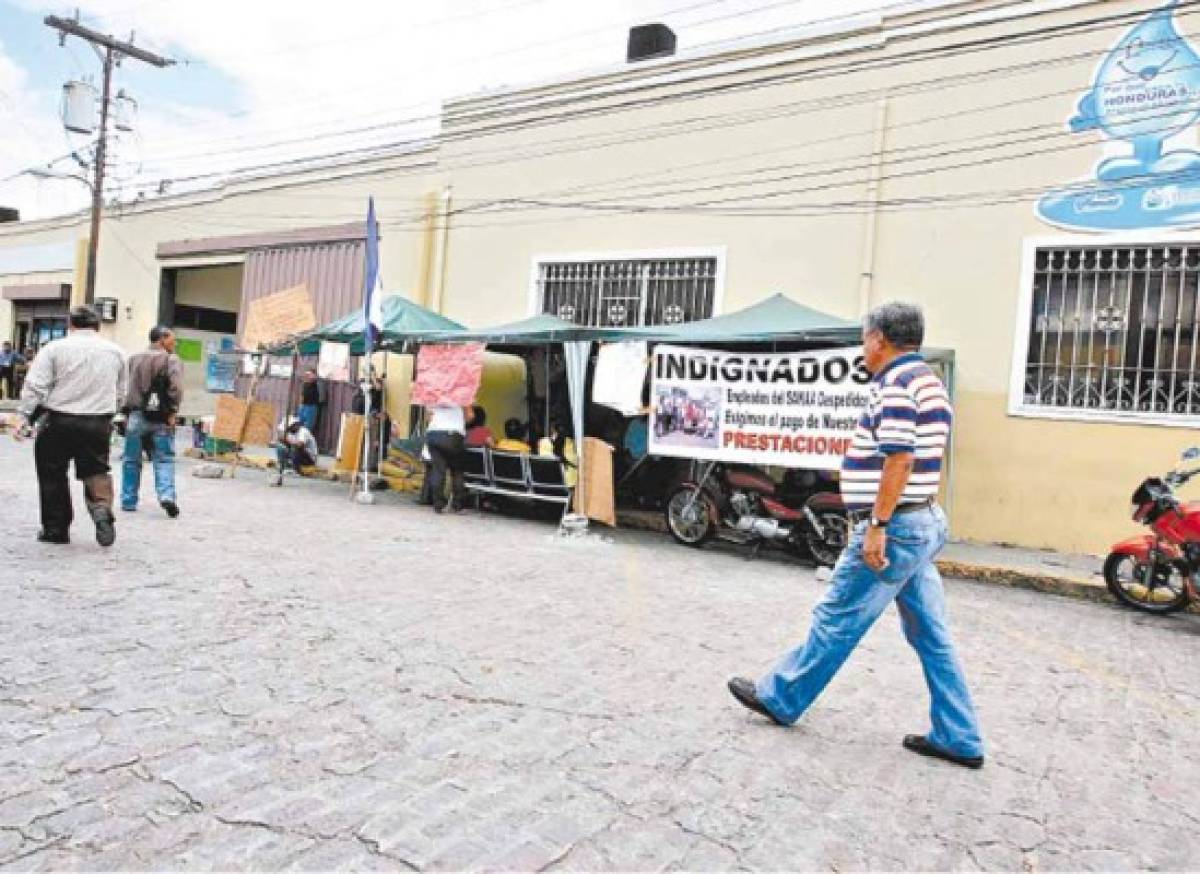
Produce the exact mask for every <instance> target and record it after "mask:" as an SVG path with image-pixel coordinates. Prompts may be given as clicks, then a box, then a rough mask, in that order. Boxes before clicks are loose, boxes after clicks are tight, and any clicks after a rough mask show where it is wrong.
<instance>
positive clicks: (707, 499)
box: [666, 486, 717, 546]
mask: <svg viewBox="0 0 1200 874" xmlns="http://www.w3.org/2000/svg"><path fill="white" fill-rule="evenodd" d="M716 509H717V508H716V506H715V505H714V504H713V499H712V497H711V496H710V495H709V494H708V493H707V492H705V491H703V490H700V491H699V492H697V490H696V488H695V487H694V486H683V487H682V488H678V489H676V490H675V491H674V492H672V493H671V498H670V500H668V501H667V511H666V513H667V529H668V530H669V531H670V532H671V536H672V537H674V538H675V539H676V540H678V541H679V542H680V543H682V544H683V545H684V546H702V545H703V544H704V543H705V542H706V541H707V540H709V539H710V538H711V537H712V536H713V534H714V533H716V526H715V525H713V518H714V517H715V516H716Z"/></svg>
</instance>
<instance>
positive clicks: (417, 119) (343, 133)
mask: <svg viewBox="0 0 1200 874" xmlns="http://www.w3.org/2000/svg"><path fill="white" fill-rule="evenodd" d="M720 2H727V0H708V2H705V3H699V4H692V5H691V6H688V7H683V8H684V9H691V8H698V7H701V6H709V5H713V3H720ZM798 2H804V0H785V2H783V3H780V2H775V3H772V4H770V5H769V6H767V7H764V8H765V9H773V8H777V7H779V6H787V5H794V4H795V3H798ZM912 3H913V0H893V2H891V3H888V4H886V5H884V6H881V7H879V11H883V10H888V9H893V8H901V7H907V6H912ZM754 11H755V10H751V12H754ZM760 11H761V10H760ZM968 14H973V13H965V12H959V13H954V14H953V16H952V17H958V16H963V15H968ZM863 16H864V13H861V12H860V13H852V14H839V15H832V16H826V17H824V18H817V19H811V20H809V21H807V22H806V23H805V24H804V26H805V27H810V28H811V27H815V26H818V25H822V24H829V23H833V22H836V21H843V20H847V19H854V18H862V17H863ZM727 17H729V16H720V17H718V18H717V19H711V20H713V21H715V20H722V19H724V18H727ZM778 31H779V28H771V29H770V30H766V31H760V32H756V33H751V34H748V35H744V36H741V37H737V38H736V39H737V40H744V39H749V38H753V37H756V36H760V35H764V34H770V33H775V32H778ZM727 41H728V40H723V41H718V42H727ZM701 45H705V44H701ZM696 60H697V61H700V60H702V59H696ZM568 75H569V74H568ZM430 102H433V101H421V102H420V103H416V104H410V106H424V105H428V104H429V103H430ZM441 119H442V113H441V112H438V113H436V114H424V115H418V116H409V117H404V118H399V119H393V120H391V121H386V122H376V123H373V124H370V125H364V126H359V127H352V128H347V129H343V130H339V131H336V132H333V133H328V134H318V135H316V136H315V137H314V136H313V135H312V134H311V133H307V134H305V135H304V136H297V137H292V138H286V139H283V140H273V141H269V142H265V143H256V144H252V145H247V146H239V147H238V148H235V149H231V150H220V151H221V153H223V154H225V153H244V152H252V151H264V150H267V149H272V148H277V147H279V146H285V145H296V144H299V143H307V142H311V141H312V140H313V139H314V138H315V139H331V138H332V139H337V138H342V137H347V136H353V135H357V134H362V133H374V132H379V131H383V130H391V129H394V128H397V127H409V126H413V125H418V124H421V123H427V122H436V121H439V120H441ZM332 123H333V122H328V124H332ZM234 139H236V137H235V138H234ZM221 141H224V140H218V141H216V142H221ZM192 142H195V141H194V140H193V141H192ZM210 142H213V141H210ZM210 153H211V150H201V151H185V152H175V153H171V152H167V153H166V154H165V156H164V157H165V158H166V159H172V158H176V159H178V158H187V157H201V156H207V155H209V154H210Z"/></svg>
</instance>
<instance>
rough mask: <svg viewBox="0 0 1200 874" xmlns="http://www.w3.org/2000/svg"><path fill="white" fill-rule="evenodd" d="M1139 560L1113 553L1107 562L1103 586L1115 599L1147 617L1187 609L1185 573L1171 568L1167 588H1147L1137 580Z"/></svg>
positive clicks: (1160, 586) (1172, 566) (1159, 586)
mask: <svg viewBox="0 0 1200 874" xmlns="http://www.w3.org/2000/svg"><path fill="white" fill-rule="evenodd" d="M1138 564H1139V562H1138V560H1137V558H1135V557H1134V556H1132V555H1128V554H1126V553H1123V552H1114V553H1112V554H1111V555H1110V556H1109V557H1108V558H1107V559H1105V561H1104V582H1105V583H1106V584H1107V585H1108V590H1109V591H1110V592H1112V594H1113V597H1114V598H1116V599H1117V600H1118V601H1120V602H1121V603H1122V604H1124V605H1125V606H1127V607H1132V608H1133V609H1135V610H1141V611H1143V612H1145V613H1158V614H1163V613H1175V612H1176V611H1178V610H1182V609H1183V608H1184V607H1186V606H1187V605H1188V602H1189V601H1190V598H1189V596H1188V590H1187V586H1186V585H1185V584H1184V581H1183V573H1182V571H1180V569H1179V568H1178V566H1176V565H1174V564H1172V565H1171V572H1170V575H1169V576H1168V577H1167V582H1166V584H1165V585H1158V586H1152V587H1149V588H1147V586H1146V584H1145V583H1144V582H1143V581H1142V580H1141V579H1139V578H1138V576H1137V573H1136V572H1137V570H1138Z"/></svg>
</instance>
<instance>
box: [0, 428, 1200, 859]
mask: <svg viewBox="0 0 1200 874" xmlns="http://www.w3.org/2000/svg"><path fill="white" fill-rule="evenodd" d="M30 454H31V450H30V449H29V447H27V446H25V447H21V446H15V445H14V444H12V442H11V441H9V440H7V439H5V440H3V441H0V526H2V527H3V529H4V531H5V535H4V538H3V541H2V542H3V557H2V560H3V565H2V571H0V598H2V601H3V604H4V609H3V611H2V612H0V738H2V747H0V864H2V865H3V866H4V867H8V868H12V869H16V870H25V869H62V868H87V869H112V868H155V869H159V868H170V869H177V868H188V869H213V868H216V869H230V868H254V869H276V868H299V869H343V868H365V869H390V870H395V869H401V870H406V869H407V870H412V869H426V868H434V869H454V868H472V869H479V868H488V869H518V870H535V869H543V868H549V869H626V870H628V869H636V870H646V869H661V868H682V869H707V870H711V869H730V868H747V869H783V868H786V869H824V870H847V869H868V868H869V869H897V868H908V869H913V868H919V869H949V868H954V869H966V870H973V869H991V870H996V869H1022V868H1023V869H1026V870H1046V869H1064V868H1070V869H1115V868H1143V867H1145V868H1162V869H1184V868H1195V867H1196V866H1197V862H1198V860H1200V756H1198V755H1197V750H1200V719H1198V718H1197V717H1198V715H1200V675H1198V672H1197V670H1196V664H1195V658H1196V653H1197V652H1198V651H1200V650H1198V647H1200V622H1198V621H1197V620H1198V618H1200V617H1196V616H1182V617H1174V618H1165V619H1161V618H1152V617H1142V616H1139V615H1137V614H1134V613H1132V612H1129V611H1125V610H1121V609H1118V608H1117V607H1115V606H1107V605H1098V604H1091V603H1084V602H1077V601H1072V600H1068V599H1063V598H1057V597H1053V596H1047V595H1040V594H1036V593H1032V592H1026V591H1019V590H1010V589H1003V588H993V587H988V586H986V585H982V584H973V583H965V582H958V581H949V582H948V584H947V585H948V590H949V600H950V608H951V612H952V615H953V625H954V628H955V631H956V635H957V638H958V641H959V644H960V647H961V650H962V654H963V656H964V659H965V661H966V663H967V668H968V673H969V675H970V677H971V679H972V682H973V685H974V688H975V691H976V695H977V700H978V704H979V707H980V711H981V717H982V719H983V724H984V728H985V731H986V734H987V740H988V743H989V750H988V752H989V761H988V764H987V766H986V767H985V768H984V769H983V770H982V771H979V772H970V771H966V770H962V769H959V768H956V767H953V766H951V765H947V764H944V763H940V762H935V761H930V760H926V759H921V758H919V757H916V756H913V755H912V754H910V753H908V752H906V751H904V750H903V749H901V747H900V738H901V737H902V735H903V734H905V733H906V732H913V731H924V730H925V728H926V727H927V723H926V712H925V711H926V705H927V700H926V696H925V692H924V685H923V681H922V678H921V673H920V669H919V667H918V663H917V661H916V659H915V656H914V655H913V654H912V652H911V651H910V650H909V649H908V647H907V645H906V644H905V642H904V640H903V637H902V636H901V634H900V631H899V627H898V621H897V619H896V617H895V614H894V611H889V613H888V614H887V615H885V617H884V618H883V620H882V621H881V622H880V623H879V625H878V626H877V627H876V628H875V630H874V631H873V632H872V633H871V634H870V636H869V637H868V638H867V639H866V641H865V642H864V644H863V646H862V647H861V648H860V651H859V652H858V654H857V655H856V656H855V657H854V658H853V659H852V660H851V662H850V663H849V664H848V666H847V668H846V669H845V670H844V672H843V673H842V675H841V676H840V677H839V678H838V679H837V680H836V681H835V682H834V684H833V686H832V687H831V688H830V690H829V691H828V693H827V695H826V697H825V698H824V699H823V700H822V701H821V702H820V705H819V706H818V707H817V708H816V709H814V711H813V712H812V713H811V714H810V715H809V716H808V717H807V718H805V719H804V720H803V721H802V722H801V723H799V724H798V725H797V726H795V727H793V728H791V729H788V730H782V729H779V728H776V727H773V726H771V725H769V724H768V723H767V722H765V721H764V720H762V719H759V718H757V717H754V716H752V715H750V714H748V713H747V712H746V711H744V710H742V709H741V708H739V707H738V706H736V704H735V703H734V702H733V701H732V699H730V698H729V696H728V694H727V692H726V691H725V686H724V684H725V680H726V678H727V677H728V676H729V675H731V674H733V673H739V672H743V673H750V672H755V671H758V670H761V669H762V668H764V667H765V666H766V665H767V664H769V663H770V661H771V660H772V659H773V658H774V657H775V656H776V655H778V654H780V653H781V652H782V651H783V650H784V649H785V648H786V647H788V646H790V645H792V644H793V643H795V642H796V641H797V640H798V639H799V638H800V637H801V636H802V634H803V632H804V630H805V628H806V627H807V621H808V614H809V611H810V609H811V607H812V606H813V604H814V602H815V600H816V599H817V598H818V597H819V595H820V594H821V592H822V588H823V584H821V583H819V582H817V581H816V579H815V578H814V575H813V573H812V572H811V571H810V570H808V569H805V568H800V567H797V566H796V565H793V564H789V563H788V562H786V561H784V560H782V559H775V558H767V557H763V558H760V559H758V560H756V561H747V560H746V559H745V558H744V557H742V556H741V555H740V554H738V553H736V552H734V551H732V550H722V549H719V548H718V549H710V550H706V551H689V550H687V549H685V548H683V547H679V546H676V545H675V544H673V543H672V542H671V541H670V540H669V539H667V538H665V537H663V536H657V535H642V534H625V533H621V534H619V535H617V536H616V537H615V541H614V542H601V541H599V540H598V539H591V540H587V541H582V542H581V541H575V542H569V541H562V540H558V539H556V538H555V537H554V536H553V535H552V531H553V528H552V526H549V525H546V524H542V523H537V522H532V521H524V520H518V519H507V518H503V517H500V516H496V515H486V516H481V515H479V514H477V513H475V512H467V513H463V514H461V515H458V516H447V517H444V518H443V517H437V516H435V515H434V514H432V513H431V512H428V511H427V510H424V509H423V508H417V507H415V506H413V505H411V504H410V503H409V502H408V499H406V498H400V497H396V496H387V497H384V498H383V499H381V503H380V504H377V505H376V506H373V507H360V506H356V505H354V504H352V503H350V502H349V501H348V500H347V498H346V491H345V488H343V487H336V486H332V485H330V484H328V483H314V482H298V481H295V480H289V481H288V483H287V487H286V488H284V489H282V490H280V489H272V488H268V487H267V485H266V477H265V476H264V475H263V474H262V473H258V472H253V471H244V472H240V473H239V474H238V478H237V479H236V480H235V481H230V480H228V479H225V480H215V481H214V480H200V479H195V478H193V477H191V476H190V471H191V466H190V464H188V463H183V464H181V468H180V477H179V482H180V487H181V506H182V510H183V516H182V517H181V518H180V519H179V520H177V521H174V522H172V521H170V520H168V519H167V518H166V517H165V516H164V515H163V514H162V513H161V512H160V511H159V510H158V508H157V507H156V506H154V505H153V503H152V502H151V503H149V504H147V503H146V502H145V499H143V506H142V509H141V511H140V512H139V513H137V514H136V515H133V516H129V515H122V516H121V518H119V519H118V540H117V544H116V546H115V547H114V548H113V549H112V550H111V551H108V552H105V551H102V550H101V549H100V548H99V547H97V546H96V544H95V542H94V539H93V537H92V532H91V526H90V522H88V520H86V518H85V519H83V520H82V521H77V522H76V525H75V527H74V529H73V531H72V534H73V537H74V541H75V542H74V543H73V544H72V545H70V546H68V547H49V546H44V545H42V544H39V543H36V542H35V541H34V535H35V533H36V530H37V504H36V493H35V488H36V487H35V481H34V476H33V464H32V460H31V457H30ZM143 494H144V495H146V494H149V483H144V487H143ZM79 503H80V502H79V500H78V498H77V510H78V507H79Z"/></svg>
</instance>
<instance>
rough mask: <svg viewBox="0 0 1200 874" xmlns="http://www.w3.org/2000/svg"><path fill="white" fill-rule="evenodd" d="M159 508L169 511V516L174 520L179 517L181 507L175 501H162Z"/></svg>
mask: <svg viewBox="0 0 1200 874" xmlns="http://www.w3.org/2000/svg"><path fill="white" fill-rule="evenodd" d="M159 506H160V507H162V508H163V509H164V510H166V511H167V515H168V516H170V517H171V518H172V519H174V518H175V517H176V516H178V515H179V505H178V504H176V503H175V502H174V501H161V502H159Z"/></svg>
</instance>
